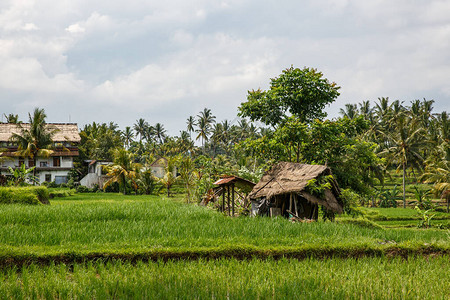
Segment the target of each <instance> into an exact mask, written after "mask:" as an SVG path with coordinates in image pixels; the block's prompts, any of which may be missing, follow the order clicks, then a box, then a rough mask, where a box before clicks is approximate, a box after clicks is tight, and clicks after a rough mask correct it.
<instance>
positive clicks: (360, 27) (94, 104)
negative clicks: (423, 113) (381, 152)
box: [0, 0, 450, 133]
mask: <svg viewBox="0 0 450 300" xmlns="http://www.w3.org/2000/svg"><path fill="white" fill-rule="evenodd" d="M449 5H450V4H449V2H448V1H440V0H435V1H425V0H419V1H414V2H413V3H411V2H409V1H405V0H403V1H388V0H370V1H357V0H328V1H304V2H302V3H301V4H299V3H298V2H294V1H284V2H279V1H278V2H277V1H267V2H264V3H263V2H260V1H255V0H248V1H245V0H239V1H238V0H227V1H208V0H192V1H184V0H170V1H146V0H134V1H121V0H118V1H105V0H100V1H94V2H93V1H88V0H79V1H71V0H60V1H56V0H39V1H36V0H34V1H32V0H20V1H19V0H14V1H12V0H11V1H7V2H4V1H2V3H0V64H1V65H2V68H1V69H0V96H1V99H6V100H0V101H1V102H0V103H1V104H2V108H3V109H4V110H5V111H11V112H14V110H18V109H20V110H24V109H25V110H26V109H27V107H29V106H30V105H50V104H51V105H52V107H51V108H50V107H48V109H49V110H50V109H51V111H52V115H53V116H55V117H58V113H57V110H59V111H64V113H63V114H66V111H67V110H70V111H73V114H72V120H73V121H78V122H80V123H82V122H89V121H93V120H96V118H105V119H103V120H104V121H109V120H114V121H117V122H119V123H121V124H122V125H130V123H131V122H133V120H135V119H136V118H138V115H139V116H142V117H146V118H147V117H148V118H150V119H152V118H153V119H155V120H156V119H158V118H161V119H158V120H159V121H161V122H163V123H164V120H167V121H168V122H169V121H170V122H171V124H167V125H166V127H168V128H169V129H170V130H172V132H175V133H176V131H177V129H180V128H182V127H184V118H185V117H187V116H189V115H193V114H196V113H197V112H198V111H199V110H201V109H202V108H203V107H210V108H212V109H213V113H216V114H217V115H218V119H219V118H229V119H232V118H234V116H235V113H236V108H237V106H238V105H239V104H240V102H242V101H245V97H246V91H247V90H251V89H256V88H259V87H261V88H263V89H265V88H267V87H268V84H269V81H270V78H271V77H275V76H277V75H278V74H280V72H281V71H282V70H283V69H285V68H287V67H289V66H290V65H294V66H295V67H303V66H310V67H316V68H318V69H319V70H320V71H323V72H324V74H325V76H326V77H327V78H329V79H330V80H331V81H335V82H336V83H337V84H338V85H340V86H342V89H341V93H342V96H341V97H340V98H339V100H338V102H337V103H336V104H334V105H333V107H330V109H335V110H338V109H339V108H340V107H341V106H342V105H343V104H344V103H346V102H359V101H362V100H366V99H371V100H375V99H376V98H377V97H380V96H390V97H391V98H402V100H405V101H409V100H412V99H409V98H408V97H415V98H422V97H429V95H430V94H433V95H440V96H442V97H445V96H446V97H447V98H444V99H435V100H436V101H438V102H439V105H436V107H441V108H444V109H447V110H450V107H449V103H450V89H449V88H448V83H447V78H448V74H450V73H449V72H450V14H448V13H447V12H448V11H449V9H450V7H449ZM12 98H14V103H18V104H14V105H16V106H13V101H8V100H7V99H12ZM82 107H89V109H88V110H86V109H82ZM30 110H31V109H30ZM98 111H104V112H105V113H104V114H102V116H101V117H100V116H99V114H98ZM49 116H50V114H49ZM53 121H58V120H53ZM98 121H101V120H98Z"/></svg>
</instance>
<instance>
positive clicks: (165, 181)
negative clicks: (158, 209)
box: [159, 156, 179, 197]
mask: <svg viewBox="0 0 450 300" xmlns="http://www.w3.org/2000/svg"><path fill="white" fill-rule="evenodd" d="M177 162H178V157H177V156H172V157H168V158H167V164H166V166H165V167H164V172H165V173H164V177H163V178H160V179H159V182H160V183H162V185H164V186H165V187H166V189H167V197H170V189H171V187H172V186H173V185H174V184H175V182H177V180H178V178H179V176H178V175H176V170H175V165H176V163H177Z"/></svg>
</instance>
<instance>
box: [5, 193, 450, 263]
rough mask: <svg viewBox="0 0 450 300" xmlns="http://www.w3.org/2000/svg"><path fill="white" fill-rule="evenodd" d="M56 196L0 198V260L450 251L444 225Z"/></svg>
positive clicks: (151, 200)
mask: <svg viewBox="0 0 450 300" xmlns="http://www.w3.org/2000/svg"><path fill="white" fill-rule="evenodd" d="M55 199H58V200H52V205H50V206H37V207H30V206H21V205H8V206H0V246H1V247H0V249H1V250H0V257H1V261H2V263H1V264H11V263H18V264H22V263H27V262H28V263H29V262H33V261H34V262H39V261H41V262H47V263H49V262H51V261H63V262H67V261H69V262H70V261H80V260H84V259H93V258H96V257H97V258H105V257H117V258H123V259H133V260H134V259H137V258H139V257H141V258H145V257H147V258H148V259H157V258H163V257H167V258H170V257H179V258H182V257H184V258H192V257H210V258H212V257H249V258H250V257H253V256H256V257H270V256H273V257H279V256H287V257H298V258H304V257H309V256H312V257H332V256H344V257H347V256H348V257H358V256H366V255H368V256H372V255H377V256H384V255H390V254H394V255H397V254H398V255H407V256H409V255H414V253H436V254H445V253H449V251H450V247H449V233H448V230H440V229H427V230H418V229H408V228H405V229H391V230H384V229H382V228H378V227H376V226H367V224H366V223H364V224H358V223H355V222H350V223H345V222H339V223H332V222H314V223H291V222H289V221H288V220H286V219H284V218H277V219H270V218H247V217H239V218H228V217H226V216H224V215H222V214H221V213H219V212H216V211H213V210H210V209H206V208H204V207H200V206H193V205H187V204H184V203H181V202H180V201H174V200H172V199H166V198H159V197H156V196H123V195H120V194H105V193H96V194H78V195H75V196H70V197H66V198H55ZM386 241H389V243H387V242H386ZM8 262H9V263H8Z"/></svg>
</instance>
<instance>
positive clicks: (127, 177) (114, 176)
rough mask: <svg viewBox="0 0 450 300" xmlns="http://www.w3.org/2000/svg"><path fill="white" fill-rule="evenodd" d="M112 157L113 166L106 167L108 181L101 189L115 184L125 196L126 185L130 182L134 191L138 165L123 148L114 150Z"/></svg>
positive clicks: (136, 184) (131, 155)
mask: <svg viewBox="0 0 450 300" xmlns="http://www.w3.org/2000/svg"><path fill="white" fill-rule="evenodd" d="M113 157H114V159H113V164H112V165H111V166H108V167H107V170H108V173H107V174H106V175H107V176H109V177H110V179H108V181H106V182H105V184H104V186H103V188H106V187H107V186H109V185H110V184H112V183H114V182H117V183H119V185H120V186H121V187H122V192H123V194H124V195H125V194H126V193H127V183H128V182H130V183H131V184H132V186H133V188H134V189H135V190H136V189H137V186H138V183H137V175H138V173H139V170H140V164H137V163H134V162H133V161H134V157H133V154H132V153H130V152H128V151H127V150H125V149H123V148H120V149H116V150H114V154H113Z"/></svg>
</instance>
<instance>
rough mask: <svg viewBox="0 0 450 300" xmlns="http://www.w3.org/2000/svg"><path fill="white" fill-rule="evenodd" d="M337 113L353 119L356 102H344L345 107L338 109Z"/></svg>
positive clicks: (355, 113)
mask: <svg viewBox="0 0 450 300" xmlns="http://www.w3.org/2000/svg"><path fill="white" fill-rule="evenodd" d="M339 113H340V114H341V115H342V116H343V117H344V118H348V119H350V120H352V119H354V118H355V117H356V116H357V115H358V106H357V105H356V104H349V103H347V104H345V109H342V108H341V109H340V111H339Z"/></svg>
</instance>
